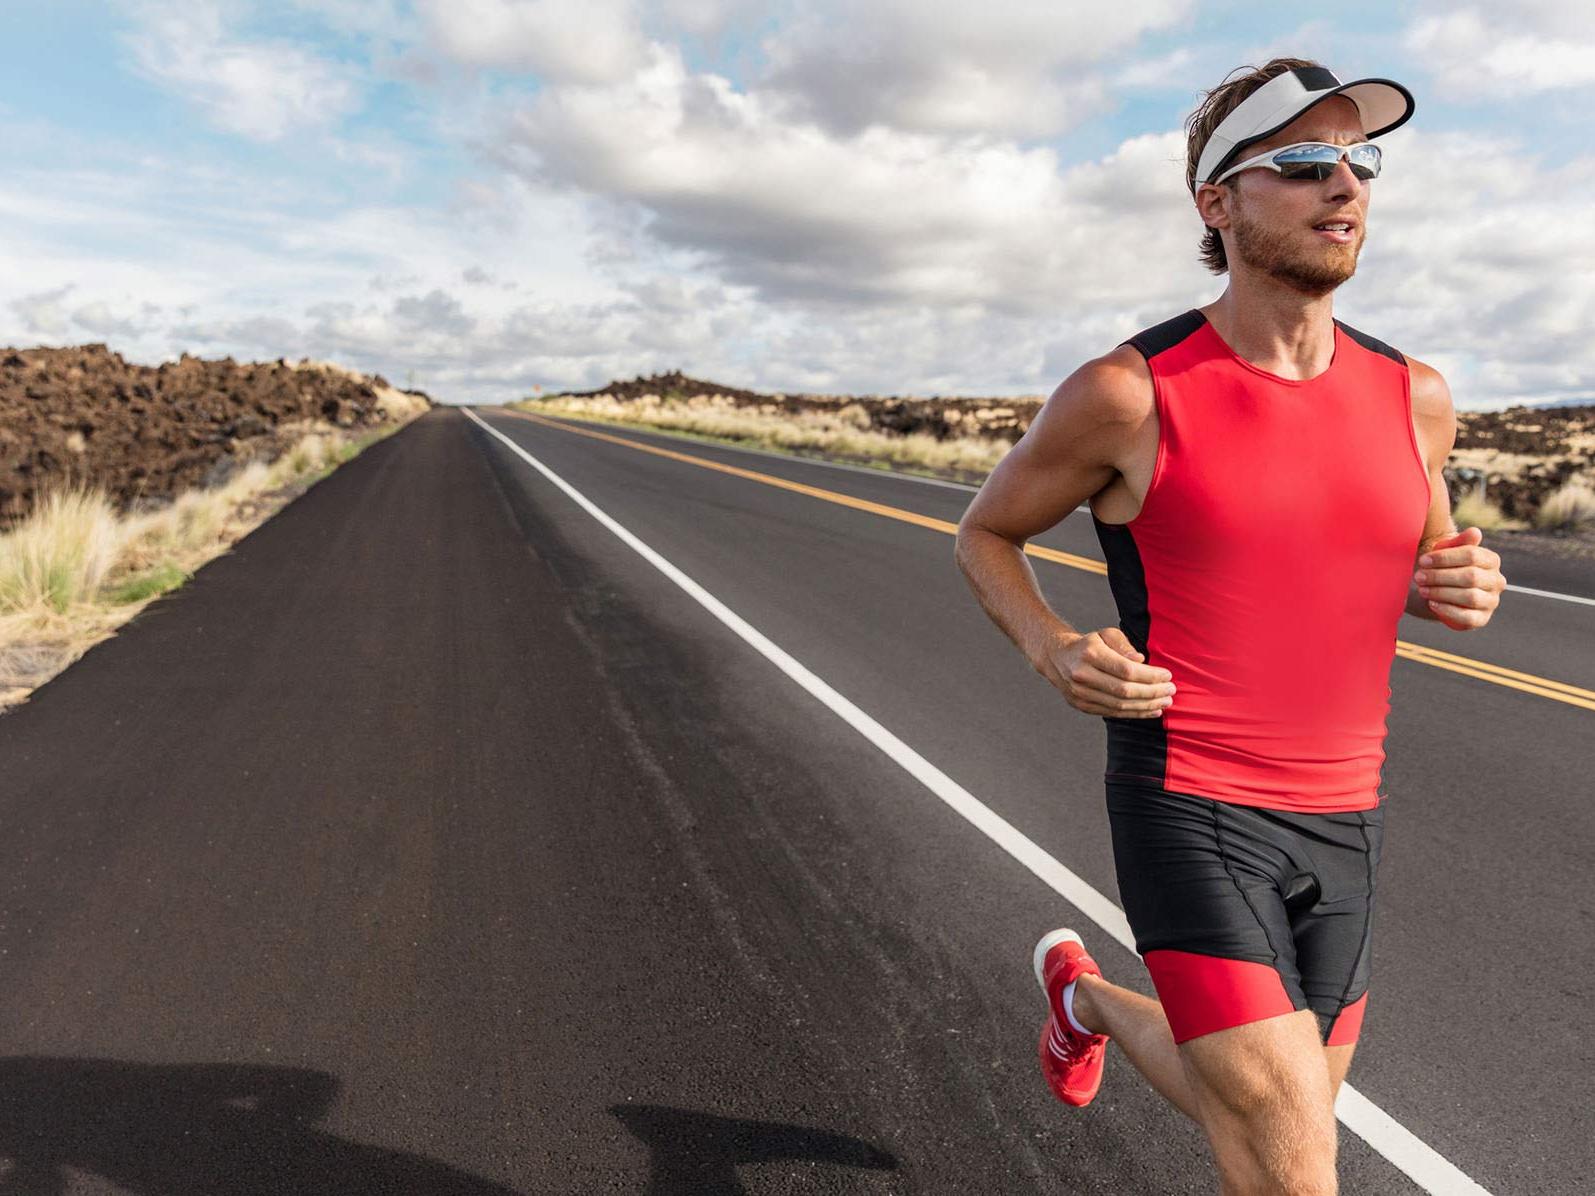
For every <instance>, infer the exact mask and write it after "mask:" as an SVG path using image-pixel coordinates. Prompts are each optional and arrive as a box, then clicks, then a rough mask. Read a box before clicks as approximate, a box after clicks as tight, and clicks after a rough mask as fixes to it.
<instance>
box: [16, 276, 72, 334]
mask: <svg viewBox="0 0 1595 1196" xmlns="http://www.w3.org/2000/svg"><path fill="white" fill-rule="evenodd" d="M72 287H73V284H72V283H70V282H68V283H64V284H62V285H61V286H58V287H55V288H54V289H52V290H47V291H34V292H32V293H31V294H27V295H19V296H17V298H15V299H13V300H12V301H11V303H10V305H9V306H10V308H11V310H12V311H14V312H16V313H17V318H18V319H20V320H21V321H22V326H23V328H25V329H26V330H27V331H28V332H30V333H34V334H37V335H42V336H64V335H65V334H66V333H67V332H68V331H69V330H70V328H71V327H72V321H71V319H70V318H69V317H68V316H67V313H66V308H65V306H64V305H63V304H62V302H61V301H62V300H63V299H65V298H66V296H67V292H68V291H70V290H71V289H72Z"/></svg>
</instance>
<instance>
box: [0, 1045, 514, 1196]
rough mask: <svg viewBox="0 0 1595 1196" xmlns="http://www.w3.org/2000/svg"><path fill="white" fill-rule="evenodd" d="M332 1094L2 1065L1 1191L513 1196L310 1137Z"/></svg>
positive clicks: (132, 1066)
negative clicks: (75, 1177)
mask: <svg viewBox="0 0 1595 1196" xmlns="http://www.w3.org/2000/svg"><path fill="white" fill-rule="evenodd" d="M337 1092H338V1081H337V1080H336V1079H335V1078H334V1077H332V1076H330V1075H328V1074H327V1073H326V1072H321V1071H312V1070H309V1069H307V1068H295V1067H261V1066H258V1065H255V1064H225V1063H217V1064H192V1065H185V1064H174V1065H160V1064H145V1063H129V1062H125V1061H122V1060H117V1059H71V1058H59V1057H48V1056H33V1055H27V1056H11V1057H9V1058H0V1156H4V1157H5V1158H7V1159H9V1160H11V1161H12V1166H11V1168H10V1169H9V1170H4V1171H3V1172H0V1193H4V1194H6V1196H11V1194H13V1193H15V1194H17V1196H22V1194H24V1193H25V1194H26V1196H63V1194H64V1193H65V1192H66V1190H67V1184H68V1182H69V1180H70V1176H69V1175H68V1174H67V1172H66V1171H64V1170H63V1168H67V1167H71V1168H75V1169H77V1170H80V1171H86V1172H90V1173H92V1174H94V1175H97V1176H103V1177H104V1178H106V1179H108V1180H110V1181H112V1182H113V1183H115V1184H117V1185H119V1186H120V1187H122V1188H125V1189H127V1190H128V1191H129V1192H135V1193H157V1192H159V1193H167V1192H206V1193H213V1194H215V1196H326V1194H327V1193H329V1192H337V1193H339V1194H340V1196H379V1194H381V1196H392V1193H395V1192H404V1193H413V1194H414V1196H518V1194H517V1193H515V1192H514V1191H513V1190H512V1189H510V1188H506V1187H504V1186H502V1185H501V1184H497V1183H493V1182H491V1181H489V1180H485V1179H482V1178H480V1177H478V1176H474V1175H470V1174H468V1173H466V1172H464V1171H460V1170H459V1169H457V1168H454V1167H450V1166H448V1165H447V1164H445V1163H440V1162H437V1161H435V1160H432V1159H428V1158H425V1157H423V1156H421V1155H414V1154H407V1153H404V1152H402V1151H396V1150H384V1149H382V1148H381V1147H376V1146H369V1145H366V1144H364V1143H360V1142H351V1141H347V1140H345V1139H342V1138H339V1137H337V1136H336V1135H334V1134H329V1133H325V1132H323V1131H321V1130H317V1129H316V1128H314V1125H315V1123H316V1122H318V1121H320V1120H321V1119H322V1118H323V1117H325V1116H326V1115H327V1113H328V1111H329V1110H330V1109H331V1108H332V1101H333V1098H334V1097H335V1096H336V1095H337Z"/></svg>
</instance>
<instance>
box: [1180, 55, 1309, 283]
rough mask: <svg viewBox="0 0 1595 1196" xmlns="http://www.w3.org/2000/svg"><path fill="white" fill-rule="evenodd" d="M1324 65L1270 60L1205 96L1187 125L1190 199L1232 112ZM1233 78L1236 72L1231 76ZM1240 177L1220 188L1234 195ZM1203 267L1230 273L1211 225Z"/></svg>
mask: <svg viewBox="0 0 1595 1196" xmlns="http://www.w3.org/2000/svg"><path fill="white" fill-rule="evenodd" d="M1322 65H1323V63H1321V62H1314V61H1313V60H1312V59H1310V58H1271V59H1269V60H1268V61H1267V62H1265V63H1264V64H1263V65H1262V66H1259V67H1236V68H1235V70H1242V71H1249V72H1250V74H1246V75H1242V76H1241V77H1240V78H1239V79H1226V80H1225V81H1224V82H1222V83H1220V84H1219V85H1218V86H1217V87H1215V88H1213V90H1211V91H1208V92H1204V93H1203V96H1202V102H1201V103H1200V104H1199V105H1197V108H1196V111H1195V112H1193V113H1191V115H1190V117H1189V118H1188V119H1187V120H1186V122H1185V185H1186V187H1187V188H1189V189H1190V192H1191V198H1193V199H1194V198H1196V164H1197V163H1198V162H1199V161H1201V158H1202V150H1204V149H1205V148H1206V147H1207V139H1208V138H1209V137H1211V136H1212V135H1213V130H1214V129H1216V128H1218V126H1219V124H1220V123H1221V122H1222V121H1223V120H1224V118H1225V117H1226V116H1228V115H1229V114H1230V113H1231V112H1233V111H1235V109H1236V108H1238V107H1239V106H1240V103H1241V101H1242V100H1244V99H1245V98H1246V97H1247V96H1249V95H1251V94H1252V92H1254V91H1256V90H1257V89H1258V88H1259V87H1261V86H1262V85H1263V84H1265V83H1267V82H1268V81H1269V80H1270V79H1272V78H1273V77H1274V76H1275V75H1283V74H1284V73H1285V72H1286V71H1293V70H1295V69H1296V68H1298V67H1303V66H1322ZM1230 73H1231V74H1234V71H1231V72H1230ZM1240 177H1241V176H1240V175H1238V174H1232V175H1230V177H1229V178H1227V179H1225V180H1224V181H1223V182H1222V183H1220V184H1219V186H1220V187H1228V188H1229V189H1230V190H1231V191H1233V190H1234V189H1235V188H1236V187H1237V186H1239V185H1240ZM1201 260H1202V264H1203V265H1204V266H1206V267H1207V268H1208V269H1209V270H1211V271H1212V272H1213V273H1214V274H1223V273H1225V272H1226V271H1228V270H1229V258H1228V257H1227V256H1226V255H1225V253H1224V242H1223V240H1222V239H1220V237H1219V234H1218V229H1216V228H1214V227H1213V226H1212V225H1207V226H1205V227H1204V230H1203V232H1202V246H1201Z"/></svg>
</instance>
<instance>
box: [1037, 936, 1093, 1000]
mask: <svg viewBox="0 0 1595 1196" xmlns="http://www.w3.org/2000/svg"><path fill="white" fill-rule="evenodd" d="M1059 943H1079V944H1080V945H1081V946H1082V947H1084V946H1085V941H1084V940H1083V939H1081V937H1080V936H1079V935H1077V934H1076V933H1075V932H1074V931H1072V930H1067V929H1064V930H1054V931H1052V932H1051V933H1050V934H1044V935H1042V936H1041V941H1040V942H1039V943H1037V944H1036V949H1035V952H1034V953H1033V954H1032V956H1031V959H1030V964H1031V967H1032V968H1033V969H1034V970H1035V973H1036V983H1037V984H1038V985H1039V986H1040V987H1041V991H1042V992H1046V991H1047V982H1046V980H1045V979H1044V978H1043V977H1042V975H1041V965H1042V964H1043V963H1045V962H1046V959H1047V952H1048V951H1051V950H1052V949H1053V948H1054V947H1056V946H1057V945H1058V944H1059Z"/></svg>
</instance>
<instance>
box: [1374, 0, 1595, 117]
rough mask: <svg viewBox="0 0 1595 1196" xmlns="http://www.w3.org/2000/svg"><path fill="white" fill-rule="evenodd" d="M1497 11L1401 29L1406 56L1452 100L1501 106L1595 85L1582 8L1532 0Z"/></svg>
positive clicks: (1449, 13)
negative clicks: (1503, 102)
mask: <svg viewBox="0 0 1595 1196" xmlns="http://www.w3.org/2000/svg"><path fill="white" fill-rule="evenodd" d="M1509 15H1510V21H1507V20H1503V19H1502V16H1503V14H1502V13H1501V12H1500V10H1495V9H1491V10H1480V9H1478V8H1463V9H1455V10H1451V9H1448V10H1446V11H1444V12H1442V13H1441V14H1439V15H1435V16H1426V17H1422V18H1420V19H1418V20H1416V21H1414V22H1413V23H1412V24H1411V25H1409V26H1408V28H1407V30H1406V32H1405V34H1404V35H1403V37H1402V45H1403V47H1404V48H1405V49H1406V51H1407V52H1408V53H1409V54H1411V55H1413V56H1414V57H1415V58H1416V59H1417V60H1418V61H1420V62H1422V63H1423V64H1424V66H1425V67H1426V68H1427V69H1428V70H1429V71H1430V72H1431V74H1432V76H1433V78H1434V82H1435V85H1436V90H1437V91H1438V92H1439V94H1441V95H1442V96H1445V97H1447V98H1449V99H1453V100H1461V101H1464V102H1466V101H1477V100H1478V99H1480V98H1484V97H1493V98H1495V99H1508V98H1514V97H1520V96H1530V95H1535V94H1538V93H1542V92H1547V91H1557V90H1561V89H1564V88H1575V87H1588V86H1590V85H1591V84H1592V83H1595V21H1591V19H1590V16H1589V10H1588V8H1587V7H1586V6H1585V5H1582V4H1561V3H1552V2H1547V0H1539V2H1529V3H1521V4H1514V5H1513V6H1512V7H1511V9H1510V14H1509Z"/></svg>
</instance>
